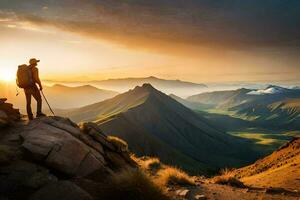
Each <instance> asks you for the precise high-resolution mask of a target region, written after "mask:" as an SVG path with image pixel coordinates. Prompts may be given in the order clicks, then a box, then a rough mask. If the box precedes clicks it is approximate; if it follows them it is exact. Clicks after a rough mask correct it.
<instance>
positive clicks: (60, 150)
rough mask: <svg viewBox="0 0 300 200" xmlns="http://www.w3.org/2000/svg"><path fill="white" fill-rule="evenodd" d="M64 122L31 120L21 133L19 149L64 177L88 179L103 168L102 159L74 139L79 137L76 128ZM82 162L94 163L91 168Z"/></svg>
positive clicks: (78, 140)
mask: <svg viewBox="0 0 300 200" xmlns="http://www.w3.org/2000/svg"><path fill="white" fill-rule="evenodd" d="M65 122H66V120H62V119H61V118H57V117H45V118H42V119H37V120H33V121H32V122H31V123H30V124H29V125H28V127H27V129H26V130H25V131H24V132H22V133H21V136H22V137H23V139H24V142H23V144H22V146H23V147H24V149H26V150H27V152H29V153H30V154H31V155H32V156H33V158H35V159H37V160H38V161H42V162H44V164H45V165H47V166H48V167H50V168H53V169H55V170H58V171H60V172H62V173H65V174H67V175H83V174H84V175H87V174H89V173H92V172H93V171H94V170H97V169H101V168H103V167H104V163H103V160H104V158H103V156H102V155H101V154H100V153H99V152H98V150H95V149H94V148H92V147H90V146H88V145H86V144H85V143H84V142H82V141H81V140H80V139H78V138H76V137H75V135H79V134H81V133H80V130H79V128H77V129H76V128H75V127H74V126H72V125H70V124H66V123H65ZM75 129H76V130H75ZM74 133H75V134H74ZM85 162H88V163H93V167H87V164H85ZM83 170H84V171H85V173H83V172H82V171H83Z"/></svg>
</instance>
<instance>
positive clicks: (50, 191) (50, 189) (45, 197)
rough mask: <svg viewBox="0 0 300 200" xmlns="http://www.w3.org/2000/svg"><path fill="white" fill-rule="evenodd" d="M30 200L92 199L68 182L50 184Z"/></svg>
mask: <svg viewBox="0 0 300 200" xmlns="http://www.w3.org/2000/svg"><path fill="white" fill-rule="evenodd" d="M29 199H30V200H41V199H42V200H54V199H55V200H92V199H93V198H92V197H91V196H90V195H89V194H88V193H87V192H86V191H84V190H83V189H81V188H80V187H78V186H77V185H75V184H74V183H72V182H70V181H58V182H56V183H51V184H48V185H46V186H44V187H43V188H41V189H40V190H38V191H37V192H35V193H34V194H33V195H32V196H31V197H30V198H29Z"/></svg>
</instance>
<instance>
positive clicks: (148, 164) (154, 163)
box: [138, 157, 163, 172]
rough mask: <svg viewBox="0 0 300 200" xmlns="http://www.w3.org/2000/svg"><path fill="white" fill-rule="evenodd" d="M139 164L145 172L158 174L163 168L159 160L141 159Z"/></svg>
mask: <svg viewBox="0 0 300 200" xmlns="http://www.w3.org/2000/svg"><path fill="white" fill-rule="evenodd" d="M138 163H139V165H140V166H141V168H142V169H143V170H148V171H150V172H157V171H158V170H160V169H161V168H162V167H163V165H162V163H161V162H160V160H159V159H158V158H151V157H148V158H147V159H140V160H139V161H138Z"/></svg>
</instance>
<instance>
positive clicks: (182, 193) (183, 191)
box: [175, 189, 190, 197]
mask: <svg viewBox="0 0 300 200" xmlns="http://www.w3.org/2000/svg"><path fill="white" fill-rule="evenodd" d="M189 192H190V190H187V189H180V190H177V191H176V192H175V193H176V194H177V195H178V196H181V197H187V196H188V194H189Z"/></svg>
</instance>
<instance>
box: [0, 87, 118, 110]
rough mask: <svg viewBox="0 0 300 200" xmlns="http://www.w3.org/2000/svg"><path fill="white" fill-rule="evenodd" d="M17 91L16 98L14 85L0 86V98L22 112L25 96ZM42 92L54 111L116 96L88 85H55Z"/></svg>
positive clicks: (113, 93) (20, 90) (115, 93)
mask: <svg viewBox="0 0 300 200" xmlns="http://www.w3.org/2000/svg"><path fill="white" fill-rule="evenodd" d="M18 90H19V93H20V94H19V95H18V96H16V93H17V91H16V86H15V85H14V84H11V85H9V84H7V85H4V84H3V85H1V84H0V97H6V98H7V99H8V100H9V101H10V102H12V103H13V104H14V105H15V106H16V107H17V108H20V109H21V110H24V109H25V106H26V100H25V95H24V92H23V90H22V89H18ZM43 91H44V94H45V95H46V97H47V99H48V101H49V102H50V104H51V106H52V107H53V108H55V109H70V108H77V107H82V106H85V105H89V104H92V103H96V102H99V101H103V100H105V99H108V98H112V97H114V96H116V95H117V94H118V93H117V92H114V91H110V90H103V89H98V88H96V87H93V86H90V85H84V86H78V87H68V86H64V85H60V84H56V85H53V86H51V87H50V86H44V90H43ZM33 102H34V101H33ZM44 109H47V106H46V104H44Z"/></svg>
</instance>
